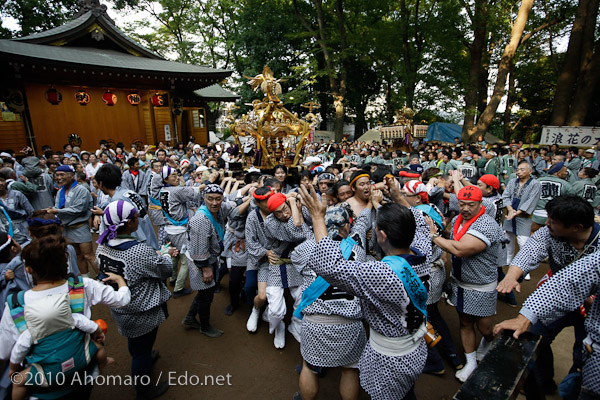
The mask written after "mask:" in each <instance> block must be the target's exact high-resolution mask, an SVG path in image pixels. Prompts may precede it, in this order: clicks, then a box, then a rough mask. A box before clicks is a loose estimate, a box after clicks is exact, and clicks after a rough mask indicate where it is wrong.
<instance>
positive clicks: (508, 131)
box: [504, 61, 516, 143]
mask: <svg viewBox="0 0 600 400" xmlns="http://www.w3.org/2000/svg"><path fill="white" fill-rule="evenodd" d="M508 68H509V69H508V95H507V96H506V110H504V141H505V142H506V143H510V137H511V136H512V133H513V127H512V124H511V121H510V120H511V116H512V108H513V105H514V104H515V100H516V93H515V63H514V62H513V61H511V63H510V65H509V67H508Z"/></svg>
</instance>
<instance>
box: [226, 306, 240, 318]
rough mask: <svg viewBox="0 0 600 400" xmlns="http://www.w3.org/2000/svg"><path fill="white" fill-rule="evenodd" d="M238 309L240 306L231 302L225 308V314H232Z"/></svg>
mask: <svg viewBox="0 0 600 400" xmlns="http://www.w3.org/2000/svg"><path fill="white" fill-rule="evenodd" d="M237 309H238V307H236V306H233V305H231V304H230V305H228V306H227V307H226V308H225V315H228V316H232V315H233V313H234V312H235V310H237Z"/></svg>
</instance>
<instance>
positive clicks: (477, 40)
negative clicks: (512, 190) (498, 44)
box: [462, 0, 487, 140]
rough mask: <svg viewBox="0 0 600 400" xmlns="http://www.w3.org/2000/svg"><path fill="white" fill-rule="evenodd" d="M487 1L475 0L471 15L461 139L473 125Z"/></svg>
mask: <svg viewBox="0 0 600 400" xmlns="http://www.w3.org/2000/svg"><path fill="white" fill-rule="evenodd" d="M486 18H487V1H486V0H477V1H476V2H475V15H474V17H473V21H472V22H473V34H474V37H473V42H472V43H471V46H470V48H469V50H470V57H471V61H470V63H469V85H468V87H467V92H466V94H465V117H464V122H463V128H462V137H463V140H467V139H468V133H469V132H470V131H471V130H472V129H473V126H474V125H475V115H476V114H477V92H478V88H479V78H480V73H481V60H482V57H483V50H484V47H485V38H486V33H487V29H486Z"/></svg>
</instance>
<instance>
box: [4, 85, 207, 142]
mask: <svg viewBox="0 0 600 400" xmlns="http://www.w3.org/2000/svg"><path fill="white" fill-rule="evenodd" d="M52 87H53V88H54V89H56V90H57V91H58V92H60V93H61V95H62V101H61V102H60V103H58V104H56V105H53V104H51V103H50V102H49V101H48V100H47V99H46V92H47V91H48V89H50V85H47V84H37V83H26V84H25V96H26V98H27V104H28V109H29V114H30V116H31V127H32V130H33V134H34V136H35V143H36V146H37V149H36V150H37V153H38V154H41V153H40V152H41V147H42V146H43V145H46V144H48V145H50V146H51V147H52V149H54V150H62V148H63V145H64V144H66V143H67V138H68V136H69V135H70V134H71V133H76V134H78V135H79V136H80V137H81V138H82V144H81V149H82V150H88V151H93V150H95V149H97V148H98V142H99V141H100V140H101V139H106V140H109V141H112V142H114V143H115V144H116V143H118V142H123V144H124V145H125V147H126V148H127V149H128V148H129V145H130V144H131V143H133V142H137V141H139V142H142V143H144V144H151V145H154V144H155V143H156V142H157V141H165V131H166V130H167V131H168V132H170V136H171V140H170V141H168V142H169V144H175V138H176V137H177V138H179V140H183V142H184V143H187V141H188V139H189V137H190V136H194V137H195V138H196V142H197V143H200V144H203V145H205V144H206V143H207V142H208V128H207V123H206V111H205V108H204V107H201V106H195V107H184V109H183V110H182V111H183V112H182V113H181V114H180V115H178V116H177V118H175V117H174V116H173V114H172V112H171V107H169V106H166V107H155V106H154V105H153V104H152V102H151V97H152V96H153V95H155V94H157V93H160V94H163V93H165V92H164V91H160V92H156V91H154V90H139V91H135V92H137V93H138V94H139V95H140V104H139V105H137V106H135V105H132V104H130V103H129V102H128V101H127V95H128V94H130V93H132V92H133V91H132V90H127V89H114V90H111V92H112V93H113V94H114V95H115V96H116V98H117V101H116V103H115V104H114V105H112V106H108V105H106V104H105V102H104V101H103V100H102V96H103V95H104V94H105V93H106V91H107V88H100V87H78V86H67V85H54V86H52ZM79 91H84V92H86V93H87V94H88V95H89V103H87V104H86V105H81V104H79V103H78V102H77V101H76V100H75V93H76V92H79ZM169 101H171V100H169ZM16 119H17V120H16V121H8V120H7V121H5V120H4V119H0V150H1V149H13V150H14V151H15V152H16V153H17V154H18V153H19V152H20V151H21V149H23V148H24V147H26V146H29V145H31V144H30V142H29V140H28V137H27V135H28V130H27V128H26V124H27V121H26V120H25V118H24V114H23V113H17V114H16ZM176 123H177V126H175V124H176ZM165 126H167V127H168V128H165ZM176 135H177V136H176Z"/></svg>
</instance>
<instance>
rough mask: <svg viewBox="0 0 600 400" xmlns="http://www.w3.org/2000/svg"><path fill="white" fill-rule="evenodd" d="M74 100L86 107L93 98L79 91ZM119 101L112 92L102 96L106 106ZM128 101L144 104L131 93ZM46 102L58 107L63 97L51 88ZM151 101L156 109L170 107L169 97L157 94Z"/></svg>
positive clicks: (132, 103) (127, 97)
mask: <svg viewBox="0 0 600 400" xmlns="http://www.w3.org/2000/svg"><path fill="white" fill-rule="evenodd" d="M74 98H75V101H76V102H77V103H79V104H81V105H82V106H85V105H87V104H89V102H90V101H91V98H92V97H91V96H90V94H89V93H87V92H86V91H84V90H79V91H77V92H75V95H74ZM117 99H118V98H117V95H116V94H115V93H113V92H111V91H110V90H107V91H106V92H105V93H104V94H103V95H102V101H104V104H106V105H107V106H114V105H115V104H117ZM126 99H127V102H128V103H129V104H131V105H132V106H137V105H139V104H140V103H141V102H142V96H141V95H140V94H139V93H136V92H132V93H129V94H128V95H127V96H126ZM46 100H47V101H48V102H49V103H50V104H52V105H54V106H56V105H58V104H60V102H62V100H63V96H62V94H61V93H60V92H59V91H58V90H56V89H55V88H54V87H50V89H48V90H47V91H46ZM150 101H151V103H152V105H153V106H154V107H167V106H168V105H169V95H168V94H159V93H156V94H154V95H153V96H152V97H151V98H150Z"/></svg>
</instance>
